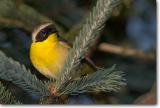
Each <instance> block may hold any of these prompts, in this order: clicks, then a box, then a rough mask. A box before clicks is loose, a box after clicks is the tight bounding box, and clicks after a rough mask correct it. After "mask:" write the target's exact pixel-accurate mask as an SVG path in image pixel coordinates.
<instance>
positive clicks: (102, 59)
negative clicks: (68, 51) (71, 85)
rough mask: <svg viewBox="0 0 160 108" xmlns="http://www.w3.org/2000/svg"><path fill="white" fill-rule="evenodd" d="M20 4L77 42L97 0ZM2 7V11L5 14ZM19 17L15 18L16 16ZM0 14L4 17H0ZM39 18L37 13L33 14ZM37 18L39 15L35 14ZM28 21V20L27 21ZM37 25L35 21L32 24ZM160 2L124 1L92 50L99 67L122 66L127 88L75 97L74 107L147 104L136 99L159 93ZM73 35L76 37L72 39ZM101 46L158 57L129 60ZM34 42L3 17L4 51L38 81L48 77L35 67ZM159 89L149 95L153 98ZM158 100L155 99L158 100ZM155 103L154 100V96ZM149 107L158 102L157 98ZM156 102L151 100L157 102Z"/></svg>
mask: <svg viewBox="0 0 160 108" xmlns="http://www.w3.org/2000/svg"><path fill="white" fill-rule="evenodd" d="M15 1H16V3H17V4H18V3H19V4H18V5H21V4H23V3H25V4H26V5H28V6H30V7H32V8H34V9H35V10H36V11H37V12H39V13H40V14H41V15H44V16H46V17H48V18H50V19H53V20H54V21H55V22H56V24H57V25H59V26H60V28H61V30H62V32H61V34H62V35H63V37H64V38H66V39H70V41H71V42H73V40H74V38H73V36H76V34H78V31H79V29H80V26H81V25H82V24H83V21H84V19H85V17H86V16H87V14H88V12H89V11H90V10H92V7H93V6H94V4H95V2H96V0H15ZM2 9H3V8H0V10H2ZM13 14H14V13H12V14H10V16H9V17H12V15H13ZM0 16H1V14H0ZM33 16H34V14H33ZM35 18H36V16H35ZM26 20H27V18H26ZM30 22H31V23H32V21H30ZM156 24H157V22H156V1H155V0H133V1H132V0H122V3H121V5H120V6H119V7H117V8H116V9H115V10H114V11H113V15H112V17H111V18H110V19H109V20H108V21H107V22H106V26H105V28H104V29H103V30H102V32H101V34H100V36H99V39H98V40H97V41H96V43H95V45H94V46H93V48H92V51H91V54H90V56H91V58H92V60H93V61H94V62H95V64H96V65H98V66H100V67H109V66H111V65H113V64H117V68H118V69H119V70H121V71H124V72H125V79H126V83H127V85H126V86H124V87H122V89H121V90H120V91H119V92H116V93H114V92H111V93H104V92H100V93H92V94H80V95H79V96H70V98H69V103H71V104H134V103H137V104H138V102H141V101H142V100H143V101H145V98H143V99H141V100H138V101H136V102H135V100H136V99H137V98H139V97H140V96H143V95H144V94H146V93H150V90H155V89H156V55H155V53H156V29H157V25H156ZM70 36H72V37H70ZM101 43H109V44H112V45H116V46H120V47H122V48H123V47H124V48H128V49H130V48H131V49H136V50H141V51H143V52H144V54H146V53H152V54H153V55H154V58H153V59H148V58H141V57H137V56H125V55H123V53H121V54H114V53H109V52H105V51H100V50H99V49H98V46H99V45H100V44H101ZM30 44H31V30H26V29H25V27H18V26H16V25H15V26H13V25H12V26H10V25H8V24H5V23H3V22H1V17H0V50H2V51H4V52H5V53H6V55H7V56H9V57H12V58H13V59H15V60H17V61H19V62H20V63H21V64H24V65H25V66H26V67H27V68H29V69H31V71H32V73H34V74H36V75H37V77H38V78H39V79H42V80H44V79H45V77H44V76H43V75H41V74H40V73H38V72H37V71H36V70H35V69H34V68H33V66H32V65H31V63H30V59H29V47H30ZM3 82H4V83H5V85H6V86H7V88H9V89H10V90H11V92H12V93H13V94H14V95H16V97H17V98H18V99H20V100H22V101H23V102H24V103H26V104H31V103H36V102H37V97H36V96H30V95H28V94H27V93H26V92H25V91H23V90H22V89H21V88H18V87H17V86H15V85H13V84H11V82H6V81H3ZM155 94H156V91H153V93H150V95H149V96H150V97H149V99H150V98H151V97H152V95H155ZM153 97H155V96H153ZM154 99H155V98H154ZM154 99H152V98H151V99H150V101H149V102H148V101H147V102H146V103H144V104H147V103H148V104H149V103H156V100H154ZM153 100H154V102H151V101H153Z"/></svg>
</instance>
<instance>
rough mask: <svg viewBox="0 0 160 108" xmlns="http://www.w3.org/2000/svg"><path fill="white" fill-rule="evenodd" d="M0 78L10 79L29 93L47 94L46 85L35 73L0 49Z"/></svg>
mask: <svg viewBox="0 0 160 108" xmlns="http://www.w3.org/2000/svg"><path fill="white" fill-rule="evenodd" d="M0 78H1V79H3V80H7V81H11V82H12V83H14V84H16V85H17V86H19V87H21V88H23V89H24V90H26V91H27V92H29V93H31V94H35V95H38V96H45V95H49V91H48V88H47V85H45V84H44V83H42V82H41V81H40V80H38V79H37V77H36V76H35V75H33V74H31V72H30V71H29V70H27V69H26V68H25V66H24V65H20V64H19V63H18V62H16V61H14V60H13V59H11V58H8V57H6V56H5V54H4V53H2V52H1V51H0Z"/></svg>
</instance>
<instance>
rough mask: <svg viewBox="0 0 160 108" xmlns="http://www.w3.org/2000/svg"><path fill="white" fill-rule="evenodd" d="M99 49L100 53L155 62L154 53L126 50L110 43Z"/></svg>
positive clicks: (102, 44) (103, 44)
mask: <svg viewBox="0 0 160 108" xmlns="http://www.w3.org/2000/svg"><path fill="white" fill-rule="evenodd" d="M98 49H99V50H100V51H103V52H107V53H113V54H118V55H123V56H129V57H138V58H142V59H147V60H155V54H154V53H145V52H143V51H142V50H138V49H132V48H125V47H122V46H116V45H112V44H108V43H101V44H100V45H99V47H98Z"/></svg>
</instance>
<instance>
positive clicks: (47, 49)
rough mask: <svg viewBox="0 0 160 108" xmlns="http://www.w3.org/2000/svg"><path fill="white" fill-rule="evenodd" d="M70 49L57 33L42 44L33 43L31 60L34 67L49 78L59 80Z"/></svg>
mask: <svg viewBox="0 0 160 108" xmlns="http://www.w3.org/2000/svg"><path fill="white" fill-rule="evenodd" d="M69 48H70V47H69V46H68V45H67V44H65V43H63V42H60V41H59V40H58V38H57V34H56V33H52V34H50V35H49V36H48V37H47V38H46V39H45V40H43V41H41V42H32V44H31V48H30V59H31V62H32V64H33V65H34V67H35V68H36V69H37V70H38V71H39V72H40V73H42V74H43V75H45V76H46V77H48V78H55V79H56V78H57V76H58V75H59V73H60V71H61V69H62V68H63V65H64V61H65V59H66V56H67V55H68V49H69Z"/></svg>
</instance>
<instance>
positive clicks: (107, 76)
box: [57, 65, 125, 95]
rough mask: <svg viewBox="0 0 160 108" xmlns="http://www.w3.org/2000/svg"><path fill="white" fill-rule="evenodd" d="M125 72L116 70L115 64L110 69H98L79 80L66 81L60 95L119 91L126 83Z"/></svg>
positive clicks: (60, 89)
mask: <svg viewBox="0 0 160 108" xmlns="http://www.w3.org/2000/svg"><path fill="white" fill-rule="evenodd" d="M124 81H125V80H124V79H123V72H121V71H116V70H115V65H114V66H112V67H111V68H109V69H105V70H98V71H97V72H95V73H93V74H89V75H87V76H84V77H82V78H80V79H78V80H74V81H70V82H66V83H65V84H62V86H60V88H58V91H57V93H58V95H65V94H72V95H73V94H78V93H84V92H97V91H105V92H106V91H108V92H109V91H118V90H119V89H120V87H121V86H122V85H125V82H124Z"/></svg>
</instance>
